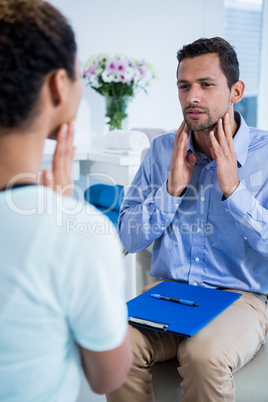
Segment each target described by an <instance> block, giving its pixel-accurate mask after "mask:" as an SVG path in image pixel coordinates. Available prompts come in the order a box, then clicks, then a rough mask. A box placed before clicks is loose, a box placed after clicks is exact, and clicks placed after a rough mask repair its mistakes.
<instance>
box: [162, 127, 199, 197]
mask: <svg viewBox="0 0 268 402" xmlns="http://www.w3.org/2000/svg"><path fill="white" fill-rule="evenodd" d="M189 134H190V130H189V128H188V127H187V126H186V124H185V122H184V121H183V122H182V124H181V125H180V128H179V129H178V131H177V133H176V136H175V141H174V148H173V153H172V158H171V164H170V171H169V176H168V182H167V191H168V193H169V194H170V195H172V196H173V197H179V196H180V195H181V193H182V192H183V190H184V189H185V187H187V185H188V184H189V183H190V181H191V178H192V176H193V171H194V166H195V164H196V161H197V156H196V155H195V154H190V155H189V156H188V157H187V145H188V140H189Z"/></svg>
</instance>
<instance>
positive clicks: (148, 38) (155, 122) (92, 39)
mask: <svg viewBox="0 0 268 402" xmlns="http://www.w3.org/2000/svg"><path fill="white" fill-rule="evenodd" d="M51 3H52V4H53V5H55V6H56V7H58V8H59V9H60V10H61V11H62V12H63V13H64V14H65V15H66V16H67V17H68V18H69V19H70V21H71V23H72V26H73V28H74V30H75V32H76V37H77V42H78V48H79V49H78V57H79V59H80V61H81V63H82V64H84V62H85V61H86V59H87V58H88V57H89V56H91V55H92V54H95V53H99V52H107V53H110V54H112V55H113V54H115V53H125V54H126V55H128V56H130V57H135V58H142V57H144V58H145V59H146V60H148V61H149V62H150V63H151V64H153V66H154V67H155V71H156V74H157V76H158V80H157V81H156V80H155V81H153V82H152V85H151V87H150V88H149V95H148V96H147V95H145V94H143V93H139V94H138V95H137V96H136V97H135V99H134V100H133V102H132V103H131V104H130V107H129V119H128V127H129V128H131V127H162V128H165V129H172V128H176V127H178V125H179V124H180V121H181V118H182V115H181V111H180V106H179V102H178V99H177V89H176V66H177V62H176V52H177V50H178V49H179V48H180V47H181V46H183V45H184V44H186V43H190V42H192V41H193V40H195V39H197V38H199V37H202V36H203V37H211V36H216V35H219V36H221V35H223V26H224V21H223V16H224V6H223V0H216V1H215V0H192V1H188V2H186V1H185V0H165V1H164V0H136V1H135V2H133V1H130V0H114V1H110V0H102V1H101V0H100V1H93V0H76V1H74V0H51ZM104 131H105V127H104V99H103V97H102V96H101V95H99V94H97V93H95V92H94V91H93V90H91V89H89V88H85V89H84V95H83V101H82V104H81V107H80V110H79V116H78V121H77V129H76V132H77V135H78V141H79V142H83V141H84V140H85V139H88V138H90V139H91V140H92V139H93V143H95V144H97V143H98V139H99V138H100V137H101V134H103V132H104Z"/></svg>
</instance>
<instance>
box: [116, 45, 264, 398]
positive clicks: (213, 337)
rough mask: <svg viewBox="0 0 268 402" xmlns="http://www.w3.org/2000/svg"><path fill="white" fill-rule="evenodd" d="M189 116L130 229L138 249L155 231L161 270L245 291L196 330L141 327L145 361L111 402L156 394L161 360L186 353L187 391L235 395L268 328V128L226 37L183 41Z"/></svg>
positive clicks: (155, 167) (139, 201)
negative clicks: (255, 124)
mask: <svg viewBox="0 0 268 402" xmlns="http://www.w3.org/2000/svg"><path fill="white" fill-rule="evenodd" d="M177 57H178V62H179V65H178V71H177V78H178V81H177V85H178V92H179V100H180V103H181V107H182V111H183V115H184V121H183V123H182V125H181V126H180V128H179V130H178V131H177V133H176V134H175V133H170V134H165V135H163V136H161V137H158V138H157V139H156V140H155V141H154V142H153V143H152V146H151V148H150V149H149V151H148V152H147V154H146V156H145V158H144V161H143V163H142V165H141V167H140V169H139V171H138V173H137V175H136V177H135V179H134V181H133V183H132V186H131V188H130V189H129V191H128V193H127V196H126V198H125V200H124V202H123V205H122V208H121V213H120V218H119V232H120V238H121V241H122V243H123V244H124V246H125V247H126V249H127V250H128V251H130V252H138V251H140V250H142V249H144V248H146V247H147V246H148V245H149V244H151V243H152V242H153V241H154V248H153V255H152V265H151V274H152V275H153V276H155V277H157V278H159V279H160V280H161V279H170V280H175V281H178V282H182V283H189V284H191V285H196V286H205V287H211V288H224V289H230V290H232V291H238V292H240V293H242V294H243V296H242V297H241V298H240V299H239V300H238V301H237V302H235V303H234V304H233V305H232V306H230V307H229V308H228V309H227V310H226V311H224V312H223V313H222V314H221V315H220V316H218V317H217V318H216V319H215V320H213V321H212V322H211V323H210V324H208V325H207V326H206V327H205V328H203V329H202V330H201V331H200V332H199V333H197V334H196V335H195V336H194V337H193V338H181V337H176V336H173V335H163V334H159V333H157V332H154V331H149V330H141V329H137V328H134V327H133V328H132V329H131V332H132V345H133V349H134V361H133V365H132V369H131V371H130V372H129V376H128V379H127V381H126V383H125V385H124V386H123V387H121V388H120V389H119V390H118V391H116V392H115V393H112V394H110V396H108V401H109V402H114V401H116V402H120V401H122V402H123V401H130V400H131V401H132V402H145V401H153V400H154V396H153V390H152V382H151V373H150V368H151V366H152V365H153V364H154V363H155V362H157V361H165V360H168V359H171V358H174V357H177V358H178V361H179V368H178V371H179V373H180V375H181V377H182V379H183V380H182V383H181V386H182V387H183V390H184V396H183V401H184V402H195V401H198V402H217V401H227V400H228V401H234V400H235V390H234V383H233V379H232V372H234V371H236V370H238V369H240V368H241V367H242V366H243V365H245V364H246V363H247V362H248V361H249V360H250V359H252V357H253V356H254V355H255V354H256V353H257V351H258V350H259V348H260V346H261V345H262V344H263V343H264V341H265V336H266V334H267V328H268V311H267V298H266V296H265V295H266V293H267V292H268V275H267V273H266V270H267V262H268V247H267V246H268V211H267V207H268V168H266V158H267V157H266V155H267V154H268V133H267V132H264V131H261V130H257V129H255V128H252V127H248V126H247V124H246V123H245V121H244V120H243V118H242V116H241V115H240V114H239V113H237V112H234V104H235V103H237V102H239V101H240V100H241V99H242V97H243V93H244V83H243V82H242V81H240V80H239V63H238V60H237V55H236V53H235V51H234V49H233V48H232V46H231V45H230V44H229V43H228V42H226V41H225V40H223V39H222V38H211V39H199V40H197V41H195V42H194V43H192V44H189V45H186V46H184V47H183V48H182V49H181V50H180V51H179V52H178V55H177Z"/></svg>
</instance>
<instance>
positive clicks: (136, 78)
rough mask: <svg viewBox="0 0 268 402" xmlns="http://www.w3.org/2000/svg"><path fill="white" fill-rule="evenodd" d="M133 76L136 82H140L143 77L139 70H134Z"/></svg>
mask: <svg viewBox="0 0 268 402" xmlns="http://www.w3.org/2000/svg"><path fill="white" fill-rule="evenodd" d="M133 78H134V81H135V82H138V81H139V80H140V79H141V73H140V71H139V70H134V75H133Z"/></svg>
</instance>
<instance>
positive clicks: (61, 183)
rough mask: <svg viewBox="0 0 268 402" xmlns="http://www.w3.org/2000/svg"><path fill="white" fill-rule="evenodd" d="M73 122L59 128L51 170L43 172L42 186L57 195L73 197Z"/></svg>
mask: <svg viewBox="0 0 268 402" xmlns="http://www.w3.org/2000/svg"><path fill="white" fill-rule="evenodd" d="M73 139H74V122H70V123H68V124H67V123H64V124H62V125H61V126H60V128H59V131H58V135H57V146H56V149H55V152H54V156H53V165H52V166H53V168H52V170H49V169H46V170H45V171H44V172H43V184H44V186H47V187H49V188H51V189H53V190H54V191H56V192H57V193H59V194H62V195H65V196H70V197H72V195H73V182H72V177H71V173H72V163H73V158H74V154H75V147H74V146H73Z"/></svg>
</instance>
